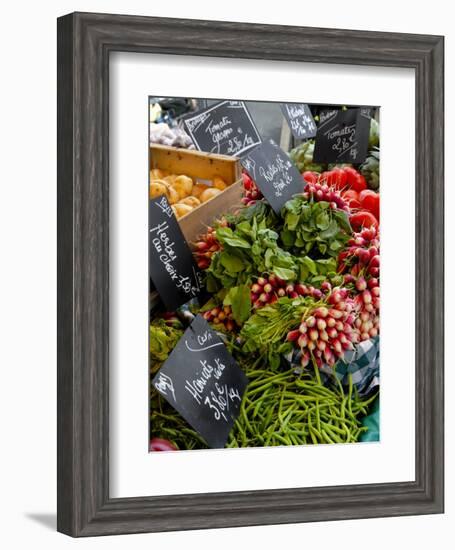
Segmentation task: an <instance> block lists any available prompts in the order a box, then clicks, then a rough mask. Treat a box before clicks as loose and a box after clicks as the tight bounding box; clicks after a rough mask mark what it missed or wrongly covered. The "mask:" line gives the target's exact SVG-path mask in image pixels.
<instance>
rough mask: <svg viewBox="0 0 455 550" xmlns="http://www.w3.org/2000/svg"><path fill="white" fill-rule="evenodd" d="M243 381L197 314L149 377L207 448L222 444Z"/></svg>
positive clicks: (222, 347) (235, 367) (231, 420)
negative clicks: (151, 377)
mask: <svg viewBox="0 0 455 550" xmlns="http://www.w3.org/2000/svg"><path fill="white" fill-rule="evenodd" d="M247 383H248V379H247V377H246V376H245V374H244V372H243V371H242V370H241V368H240V367H239V366H238V364H237V363H236V361H235V359H234V358H233V357H232V355H231V354H230V353H229V352H228V350H227V349H226V346H225V345H224V343H223V341H222V340H221V338H220V337H219V336H218V335H217V334H216V332H214V331H213V330H212V329H211V328H210V326H209V324H208V323H207V321H205V319H203V318H202V317H201V316H200V315H197V316H196V317H195V318H194V320H193V322H192V323H191V325H190V326H189V327H188V328H187V329H186V331H185V333H184V334H183V336H182V337H181V338H180V340H179V341H178V342H177V345H176V346H175V348H174V349H173V350H172V352H171V354H170V355H169V357H168V358H167V360H166V361H165V363H164V364H163V366H162V367H161V369H160V370H159V371H158V373H157V375H156V376H155V378H154V379H153V381H152V384H153V386H154V387H155V388H156V390H157V391H158V392H160V394H161V395H163V396H164V397H165V399H166V400H167V401H168V402H169V403H170V404H171V405H172V406H173V407H174V408H175V409H176V410H177V411H178V412H179V413H180V414H181V415H182V416H183V418H185V420H186V421H187V422H188V423H189V424H190V425H191V426H192V427H193V428H194V429H195V430H196V431H197V432H198V433H200V434H201V436H202V437H203V438H204V439H205V440H206V442H207V444H208V445H209V446H210V447H212V448H222V447H224V446H225V444H226V441H227V439H228V436H229V432H230V431H231V429H232V426H233V424H234V420H235V419H236V418H237V416H238V414H239V411H240V404H241V402H242V398H243V394H244V392H245V388H246V386H247Z"/></svg>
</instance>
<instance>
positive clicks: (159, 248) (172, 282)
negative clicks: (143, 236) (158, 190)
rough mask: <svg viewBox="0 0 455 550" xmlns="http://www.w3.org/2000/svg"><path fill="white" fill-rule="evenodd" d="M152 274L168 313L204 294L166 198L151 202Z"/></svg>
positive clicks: (150, 249)
mask: <svg viewBox="0 0 455 550" xmlns="http://www.w3.org/2000/svg"><path fill="white" fill-rule="evenodd" d="M149 273H150V277H151V279H152V281H153V284H154V285H155V287H156V289H157V291H158V294H159V295H160V298H161V300H162V301H163V303H164V305H165V306H166V309H168V310H169V311H173V310H175V309H176V308H177V307H179V306H181V305H182V304H185V303H186V302H188V301H189V300H191V299H192V298H196V297H197V296H199V295H200V294H201V293H202V292H203V285H202V278H201V273H200V271H199V269H198V268H197V266H196V264H195V262H194V259H193V255H192V253H191V250H190V247H189V246H188V244H187V242H186V240H185V237H184V236H183V233H182V230H181V229H180V226H179V224H178V221H177V219H176V217H175V216H174V212H173V211H172V208H171V207H170V205H169V203H168V201H167V199H166V197H165V196H164V195H162V196H160V197H157V198H155V199H151V200H150V202H149Z"/></svg>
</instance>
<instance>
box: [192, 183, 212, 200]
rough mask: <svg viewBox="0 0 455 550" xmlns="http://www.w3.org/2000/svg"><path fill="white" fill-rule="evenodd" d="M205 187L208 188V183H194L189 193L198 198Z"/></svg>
mask: <svg viewBox="0 0 455 550" xmlns="http://www.w3.org/2000/svg"><path fill="white" fill-rule="evenodd" d="M206 189H210V187H209V186H208V185H204V184H203V183H196V185H193V189H192V190H191V194H192V195H193V197H196V198H199V197H200V195H201V193H202V192H203V191H205V190H206Z"/></svg>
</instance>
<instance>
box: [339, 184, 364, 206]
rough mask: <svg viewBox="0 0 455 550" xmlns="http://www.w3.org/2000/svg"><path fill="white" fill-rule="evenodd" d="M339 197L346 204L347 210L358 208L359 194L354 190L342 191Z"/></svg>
mask: <svg viewBox="0 0 455 550" xmlns="http://www.w3.org/2000/svg"><path fill="white" fill-rule="evenodd" d="M341 196H342V198H343V199H344V200H345V201H346V202H347V203H348V205H349V208H351V209H353V208H360V201H359V194H358V193H357V191H354V189H348V190H347V191H343V192H342V193H341Z"/></svg>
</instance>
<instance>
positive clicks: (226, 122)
mask: <svg viewBox="0 0 455 550" xmlns="http://www.w3.org/2000/svg"><path fill="white" fill-rule="evenodd" d="M183 123H184V124H185V127H186V130H187V132H188V133H189V135H190V136H191V139H192V140H193V142H194V144H195V146H196V147H197V148H198V149H199V150H200V151H206V152H209V153H218V154H221V155H229V156H241V155H242V154H244V153H245V152H246V151H249V150H250V149H252V148H253V147H255V146H256V145H258V144H259V143H261V141H262V140H261V136H260V135H259V132H258V131H257V129H256V126H255V125H254V122H253V119H252V118H251V115H250V113H249V111H248V109H247V107H246V105H245V103H244V102H243V101H229V100H226V101H221V102H219V103H216V104H215V105H212V106H211V107H208V108H207V109H203V110H202V111H198V112H197V113H195V114H192V115H189V116H188V117H186V118H185V119H184V120H183Z"/></svg>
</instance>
